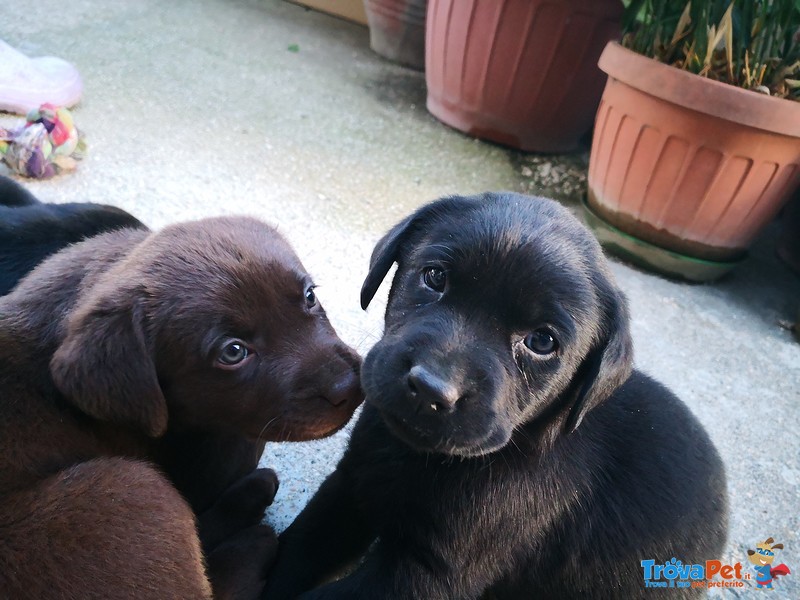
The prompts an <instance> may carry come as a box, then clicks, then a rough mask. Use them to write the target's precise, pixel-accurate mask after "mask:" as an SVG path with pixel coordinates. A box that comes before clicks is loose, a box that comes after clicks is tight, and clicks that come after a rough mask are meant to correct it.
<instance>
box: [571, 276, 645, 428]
mask: <svg viewBox="0 0 800 600" xmlns="http://www.w3.org/2000/svg"><path fill="white" fill-rule="evenodd" d="M598 287H599V289H600V290H601V292H600V293H601V301H602V303H603V304H604V307H603V313H604V319H603V323H602V333H601V338H600V342H599V343H598V344H597V345H596V346H595V347H594V348H593V349H592V350H591V351H590V352H589V355H588V356H587V357H586V359H585V360H584V362H583V364H582V365H581V368H580V369H579V370H578V374H577V376H576V378H577V379H578V385H579V388H578V389H577V394H576V398H575V401H574V402H573V404H572V408H571V409H570V412H569V415H568V416H567V422H566V428H567V431H568V432H569V433H572V432H573V431H575V430H576V429H577V428H578V426H579V425H580V424H581V421H582V420H583V417H584V416H585V415H586V413H587V412H589V411H590V410H591V409H593V408H594V407H595V406H597V405H598V404H600V403H601V402H602V401H603V400H605V399H606V398H608V397H609V396H610V395H611V394H612V393H613V392H614V390H616V389H617V388H618V387H619V386H620V385H622V384H623V383H624V382H625V380H626V379H628V376H629V375H630V374H631V370H632V369H633V340H632V339H631V334H630V326H629V317H628V306H627V303H626V301H625V298H624V296H623V295H622V293H621V292H619V291H618V290H616V289H614V288H613V286H612V285H611V284H610V283H609V282H607V281H606V282H603V283H602V284H600V286H598Z"/></svg>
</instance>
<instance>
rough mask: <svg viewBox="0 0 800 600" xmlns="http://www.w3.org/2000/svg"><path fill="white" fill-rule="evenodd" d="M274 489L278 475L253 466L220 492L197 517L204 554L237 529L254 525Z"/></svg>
mask: <svg viewBox="0 0 800 600" xmlns="http://www.w3.org/2000/svg"><path fill="white" fill-rule="evenodd" d="M277 491H278V476H277V475H276V474H275V471H273V470H272V469H256V470H255V471H253V472H252V473H250V474H248V475H246V476H245V477H242V478H241V479H240V480H239V481H237V482H236V483H234V484H233V485H232V486H231V487H229V488H228V489H227V490H225V492H224V493H223V494H222V496H221V497H220V499H219V500H217V502H216V503H215V504H214V505H213V506H212V507H211V508H209V509H208V510H207V511H205V512H203V513H202V514H201V515H199V516H198V525H199V530H200V531H199V532H200V540H201V541H202V543H203V549H204V550H205V551H206V554H208V553H210V552H211V551H213V550H214V549H215V548H216V547H217V546H218V545H219V544H221V543H222V542H224V541H226V540H227V539H228V538H229V537H230V536H232V535H234V534H236V533H237V532H239V531H241V530H243V529H246V528H248V527H251V526H253V525H256V524H257V523H260V522H261V519H263V518H264V510H265V509H266V508H267V506H269V505H270V504H272V501H273V500H274V498H275V494H276V493H277Z"/></svg>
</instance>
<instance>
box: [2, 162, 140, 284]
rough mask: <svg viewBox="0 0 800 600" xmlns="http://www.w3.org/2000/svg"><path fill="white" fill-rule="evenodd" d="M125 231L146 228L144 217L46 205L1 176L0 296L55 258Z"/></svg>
mask: <svg viewBox="0 0 800 600" xmlns="http://www.w3.org/2000/svg"><path fill="white" fill-rule="evenodd" d="M123 227H130V228H135V229H145V226H144V225H143V224H142V223H141V222H140V221H139V220H138V219H136V218H135V217H133V216H132V215H130V214H128V213H127V212H125V211H124V210H122V209H120V208H116V207H114V206H106V205H103V204H92V203H88V202H85V203H69V204H44V203H42V202H39V200H37V199H36V198H35V197H34V196H33V194H31V193H30V192H29V191H27V190H26V189H25V188H23V187H22V186H21V185H19V184H17V183H16V182H15V181H14V180H12V179H9V178H8V177H3V176H2V175H0V296H2V295H4V294H7V293H8V292H10V291H11V289H12V288H13V287H14V286H15V285H16V284H17V282H18V281H19V280H20V279H22V278H23V277H24V276H25V275H27V274H28V273H29V272H30V271H32V270H33V269H34V267H36V265H38V264H39V263H40V262H41V261H43V260H44V259H45V258H47V257H48V256H50V255H51V254H55V253H56V252H58V251H59V250H61V249H62V248H65V247H66V246H69V245H70V244H74V243H76V242H80V241H81V240H84V239H86V238H90V237H93V236H95V235H97V234H99V233H103V232H105V231H112V230H115V229H121V228H123Z"/></svg>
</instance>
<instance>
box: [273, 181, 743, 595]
mask: <svg viewBox="0 0 800 600" xmlns="http://www.w3.org/2000/svg"><path fill="white" fill-rule="evenodd" d="M393 262H397V263H398V269H397V273H396V275H395V277H394V282H393V284H392V289H391V292H390V295H389V303H388V307H387V310H386V327H385V333H384V336H383V338H382V339H381V340H380V341H379V342H378V343H377V344H376V345H375V347H374V348H373V349H372V350H371V351H370V352H369V354H368V356H367V358H366V360H365V363H364V367H363V370H362V381H363V385H364V389H365V392H366V396H367V398H366V405H365V407H364V410H363V413H362V415H361V417H360V419H359V421H358V423H357V424H356V426H355V429H354V431H353V433H352V437H351V440H350V444H349V446H348V449H347V451H346V453H345V455H344V457H343V458H342V460H341V462H340V463H339V465H338V467H337V469H336V471H335V472H334V473H333V474H332V475H331V476H330V477H329V478H328V479H327V480H326V481H325V482H324V483H323V485H322V487H321V488H320V490H319V492H318V493H317V494H316V495H315V496H314V498H313V499H312V500H311V502H310V503H309V505H308V506H307V507H306V509H305V510H304V511H303V512H302V513H301V514H300V516H299V517H298V518H297V519H296V521H295V522H294V523H293V524H292V525H291V526H290V527H289V529H288V530H287V531H286V532H284V533H283V535H282V536H281V546H280V549H279V558H278V562H277V564H276V567H275V568H274V569H273V571H272V572H271V574H270V581H269V583H268V587H267V590H266V592H265V595H264V597H265V598H268V599H269V600H280V599H283V598H294V597H297V596H298V595H299V594H301V593H302V592H306V591H307V590H312V588H314V587H315V586H319V585H321V584H323V583H324V582H325V581H329V580H330V578H331V577H333V576H335V575H336V574H337V573H339V572H341V570H342V569H343V568H345V567H347V565H348V564H350V563H352V562H354V561H356V560H357V559H358V558H359V557H361V556H362V555H364V553H365V552H366V556H365V557H364V560H363V562H362V563H361V564H360V565H359V566H358V567H357V568H356V569H355V571H353V572H352V573H351V574H349V575H347V576H345V577H344V578H342V579H340V580H338V581H335V582H333V583H328V584H326V585H322V587H318V588H316V589H313V591H310V592H306V593H304V594H303V595H302V598H343V599H344V598H347V599H348V600H353V599H365V600H366V599H369V600H374V599H381V598H398V599H400V598H403V599H409V600H411V599H425V600H436V599H467V598H481V597H485V598H494V599H497V600H510V599H526V600H527V599H530V598H547V599H552V598H570V599H571V598H604V599H605V598H619V599H625V600H628V599H631V598H640V597H641V598H653V597H659V596H660V594H659V592H658V591H657V590H652V589H645V587H644V583H643V571H642V568H641V565H640V561H642V560H647V559H654V560H656V561H657V562H665V561H667V560H669V559H671V558H672V557H677V558H678V559H680V560H682V561H683V563H684V564H686V563H690V562H691V563H695V562H702V561H705V560H706V559H714V558H719V557H720V553H721V551H722V548H723V545H724V542H725V537H726V529H727V512H726V504H727V502H726V486H725V475H724V468H723V465H722V463H721V461H720V458H719V456H718V454H717V452H716V450H715V448H714V446H713V445H712V443H711V441H710V440H709V438H708V436H707V435H706V433H705V431H704V430H703V428H702V427H701V425H700V424H699V423H698V422H697V420H696V419H695V418H694V417H693V416H692V414H691V413H690V412H689V410H688V409H687V408H686V406H685V405H684V404H683V403H682V402H681V401H680V400H679V399H678V398H676V397H675V396H674V395H673V394H672V393H671V392H670V391H669V390H668V389H666V388H665V387H664V386H662V385H661V384H659V383H657V382H656V381H654V380H652V379H650V378H649V377H647V376H646V375H644V374H642V373H640V372H638V371H636V370H632V347H631V339H630V334H629V326H628V311H627V307H626V302H625V299H624V297H623V295H622V293H621V292H620V291H619V290H618V288H617V287H616V284H615V283H614V281H613V278H612V276H611V273H610V271H609V269H608V266H607V264H606V261H605V259H604V257H603V255H602V252H601V250H600V248H599V246H598V244H597V242H596V241H595V239H594V238H593V237H592V236H591V234H590V233H589V232H588V231H587V230H586V229H585V228H584V227H583V226H582V225H581V224H580V223H579V222H578V221H577V220H576V219H575V218H574V217H572V216H571V215H570V214H569V212H568V211H567V210H565V209H564V208H562V207H561V206H559V205H558V204H556V203H555V202H552V201H548V200H544V199H540V198H530V197H525V196H520V195H515V194H485V195H483V196H478V197H469V198H448V199H443V200H440V201H437V202H435V203H433V204H430V205H428V206H426V207H423V208H422V209H420V210H419V211H417V213H415V214H414V215H412V216H411V217H409V218H408V219H406V220H405V221H403V222H402V223H400V224H399V225H397V226H396V227H395V228H394V229H392V230H391V231H390V232H389V233H388V234H387V235H386V236H385V237H384V238H383V239H382V240H381V241H380V242H379V243H378V245H377V247H376V249H375V251H374V253H373V256H372V261H371V265H370V271H369V274H368V275H367V278H366V281H365V282H364V287H363V289H362V305H364V306H366V305H367V304H368V303H369V302H370V300H371V298H372V296H373V295H374V293H375V292H376V290H377V288H378V286H379V285H380V282H381V280H382V279H383V277H384V276H385V275H386V273H387V271H388V270H389V268H390V266H391V265H392V263H393ZM431 267H433V268H435V269H440V270H441V271H443V272H444V279H442V278H440V277H439V273H438V272H436V271H435V270H434V271H431V270H430V268H431ZM442 282H444V283H442ZM440 284H441V285H440ZM535 331H539V334H538V336H537V337H528V336H529V335H530V334H531V333H532V332H535ZM548 335H552V338H554V339H555V340H556V342H557V347H556V348H555V350H554V351H552V352H550V347H549V343H550V338H548V337H547V336H548ZM529 346H530V347H529ZM531 347H533V348H537V349H538V350H539V353H537V352H536V351H534V350H532V349H531ZM669 592H671V595H670V597H694V596H696V595H699V594H702V590H698V589H687V590H678V589H673V590H669Z"/></svg>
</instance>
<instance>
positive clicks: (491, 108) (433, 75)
mask: <svg viewBox="0 0 800 600" xmlns="http://www.w3.org/2000/svg"><path fill="white" fill-rule="evenodd" d="M622 11H623V5H622V2H621V1H620V0H429V2H428V24H427V34H426V39H425V43H426V53H425V71H426V81H427V84H428V110H430V112H431V113H433V115H434V116H436V117H437V118H438V119H440V120H442V121H444V122H445V123H447V124H448V125H450V126H452V127H455V128H456V129H460V130H461V131H464V132H466V133H468V134H470V135H475V136H477V137H481V138H486V139H489V140H492V141H495V142H499V143H501V144H505V145H508V146H513V147H515V148H521V149H522V150H530V151H540V152H567V151H570V150H574V149H575V148H576V147H577V145H578V142H579V140H580V138H581V136H582V135H583V134H585V133H586V132H587V131H588V130H589V128H590V127H591V125H592V119H593V117H594V114H595V111H596V109H597V104H598V102H599V99H600V95H601V93H602V89H603V84H604V82H605V75H604V74H603V73H602V72H601V71H600V70H599V69H598V68H597V58H598V57H599V56H600V53H601V52H602V50H603V47H604V46H605V45H606V42H608V41H609V40H610V39H613V38H616V37H618V36H619V34H620V20H621V18H622Z"/></svg>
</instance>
